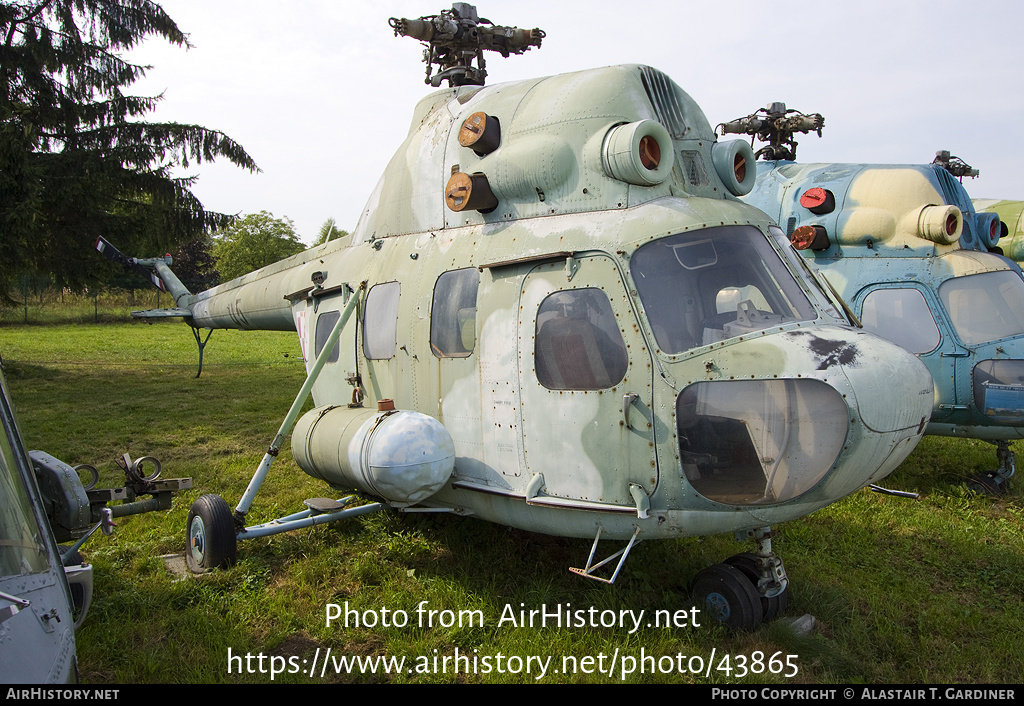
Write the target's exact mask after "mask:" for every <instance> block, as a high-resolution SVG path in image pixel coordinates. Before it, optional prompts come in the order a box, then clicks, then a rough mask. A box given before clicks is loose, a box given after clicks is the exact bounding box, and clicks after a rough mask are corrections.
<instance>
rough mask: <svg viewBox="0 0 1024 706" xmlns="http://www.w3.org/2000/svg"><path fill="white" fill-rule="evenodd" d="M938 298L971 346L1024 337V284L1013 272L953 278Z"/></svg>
mask: <svg viewBox="0 0 1024 706" xmlns="http://www.w3.org/2000/svg"><path fill="white" fill-rule="evenodd" d="M939 297H940V298H941V299H942V303H943V304H944V305H945V307H946V312H947V313H948V314H949V318H950V319H951V320H952V321H953V328H955V329H956V333H957V335H958V336H959V337H960V340H961V341H963V342H964V343H965V344H967V345H968V346H974V345H978V344H980V343H987V342H989V341H998V340H999V339H1001V338H1008V337H1010V336H1020V335H1021V334H1024V280H1022V279H1021V277H1020V275H1019V274H1017V273H1016V272H1013V271H1011V270H1002V271H1000V272H985V273H982V274H980V275H968V276H967V277H954V278H953V279H950V280H946V281H945V282H943V283H942V285H941V286H940V287H939Z"/></svg>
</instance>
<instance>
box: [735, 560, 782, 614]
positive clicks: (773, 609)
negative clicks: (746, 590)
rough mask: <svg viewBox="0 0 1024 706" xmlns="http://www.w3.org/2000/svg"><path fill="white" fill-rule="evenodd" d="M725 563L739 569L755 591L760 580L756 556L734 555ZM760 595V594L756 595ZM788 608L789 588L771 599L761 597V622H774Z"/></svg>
mask: <svg viewBox="0 0 1024 706" xmlns="http://www.w3.org/2000/svg"><path fill="white" fill-rule="evenodd" d="M725 563H726V564H728V565H729V566H734V567H736V568H737V569H739V570H740V571H741V572H742V573H743V575H744V576H746V577H747V580H749V581H750V583H751V585H753V587H754V590H755V591H757V582H758V581H759V580H760V578H761V577H760V575H759V574H758V573H757V556H756V555H755V554H752V553H750V552H743V553H741V554H736V555H735V556H731V557H729V558H728V559H726V560H725ZM758 595H760V592H759V593H758ZM787 607H789V588H788V587H787V588H786V590H784V591H783V592H782V593H780V594H779V595H777V596H773V597H772V598H768V597H766V596H761V613H762V620H764V621H766V622H767V621H769V620H774V619H775V618H777V617H779V616H780V615H782V614H783V613H785V612H786V608H787Z"/></svg>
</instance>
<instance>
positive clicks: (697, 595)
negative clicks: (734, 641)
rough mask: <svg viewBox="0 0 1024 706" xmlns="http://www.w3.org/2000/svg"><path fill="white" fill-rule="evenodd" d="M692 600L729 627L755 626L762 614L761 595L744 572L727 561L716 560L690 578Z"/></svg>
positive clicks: (737, 628)
mask: <svg viewBox="0 0 1024 706" xmlns="http://www.w3.org/2000/svg"><path fill="white" fill-rule="evenodd" d="M692 594H693V597H694V600H695V601H696V603H697V605H698V606H702V609H703V610H704V611H705V612H707V614H708V615H710V616H711V617H712V618H713V619H715V620H717V621H718V622H720V623H722V624H723V625H725V626H726V627H728V628H730V629H732V630H738V631H747V630H754V629H755V628H757V626H759V625H760V624H761V621H762V620H763V618H764V614H763V611H762V608H761V596H760V595H758V593H757V590H756V589H755V588H754V586H753V584H752V583H751V582H750V580H749V579H748V578H747V577H746V576H744V575H743V572H742V571H740V570H739V569H737V568H736V567H735V566H730V565H729V564H715V565H714V566H709V567H708V568H706V569H704V570H703V571H701V572H700V573H699V574H697V577H696V578H695V579H694V580H693V591H692Z"/></svg>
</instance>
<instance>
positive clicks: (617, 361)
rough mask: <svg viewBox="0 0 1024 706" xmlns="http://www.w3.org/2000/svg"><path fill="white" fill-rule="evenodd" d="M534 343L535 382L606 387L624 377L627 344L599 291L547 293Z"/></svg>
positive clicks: (556, 386)
mask: <svg viewBox="0 0 1024 706" xmlns="http://www.w3.org/2000/svg"><path fill="white" fill-rule="evenodd" d="M534 341H535V344H534V363H535V365H536V369H537V380H538V381H539V382H540V384H541V385H543V386H544V387H546V388H548V389H549V390H601V389H607V388H609V387H613V386H615V385H617V384H619V383H620V382H621V381H622V379H623V378H624V377H625V376H626V368H627V366H628V364H629V359H628V357H627V355H626V344H625V342H624V341H623V340H622V333H621V332H620V331H619V327H618V324H616V322H615V314H614V313H613V312H612V306H611V302H609V301H608V296H607V295H606V294H605V293H604V292H603V291H601V290H600V289H593V288H589V289H572V290H566V291H561V292H555V293H554V294H550V295H548V296H547V297H546V298H545V299H544V301H542V302H541V304H540V309H539V310H538V312H537V328H536V336H535V338H534Z"/></svg>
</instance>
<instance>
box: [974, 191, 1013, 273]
mask: <svg viewBox="0 0 1024 706" xmlns="http://www.w3.org/2000/svg"><path fill="white" fill-rule="evenodd" d="M971 203H972V204H973V205H974V208H975V209H976V210H977V211H978V213H979V214H989V215H991V216H995V217H996V218H997V219H998V220H999V227H1000V239H999V245H998V248H999V249H998V251H997V252H998V253H999V254H1000V255H1005V256H1006V257H1008V258H1010V259H1011V260H1013V261H1014V262H1016V263H1017V264H1018V265H1019V264H1020V263H1021V262H1024V236H1022V235H1021V233H1022V232H1024V226H1022V224H1021V215H1022V214H1024V201H1010V200H1005V199H974V200H973V201H972V202H971ZM1011 227H1012V230H1011Z"/></svg>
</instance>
